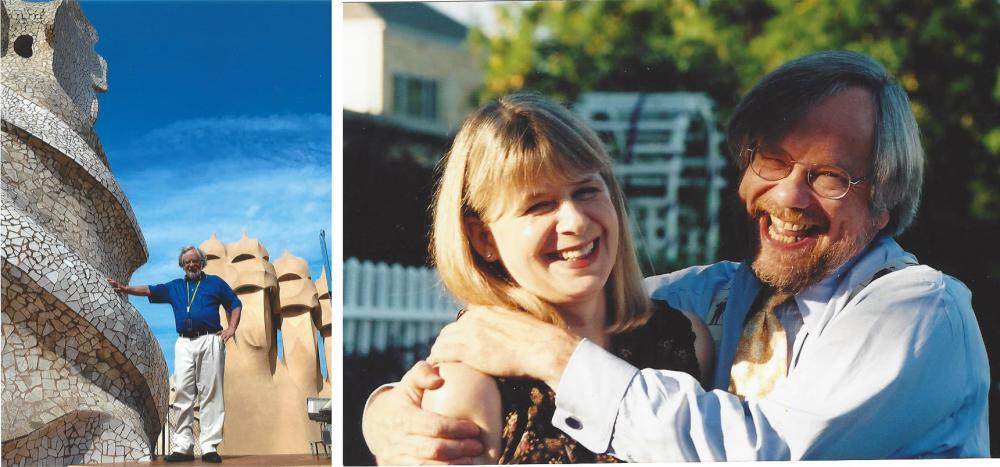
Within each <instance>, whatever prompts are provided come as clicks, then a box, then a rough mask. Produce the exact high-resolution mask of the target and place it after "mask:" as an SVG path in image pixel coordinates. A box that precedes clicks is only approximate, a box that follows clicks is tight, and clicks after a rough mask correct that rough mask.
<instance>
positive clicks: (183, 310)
mask: <svg viewBox="0 0 1000 467" xmlns="http://www.w3.org/2000/svg"><path fill="white" fill-rule="evenodd" d="M206 263H207V259H206V258H205V253H203V252H202V251H201V250H200V249H198V248H196V247H194V246H185V247H184V248H181V252H180V255H179V256H178V257H177V265H178V266H180V267H181V269H183V270H184V277H183V278H180V279H174V280H172V281H170V282H167V283H166V284H159V285H133V286H128V285H124V284H122V283H120V282H118V281H116V280H114V279H111V278H108V283H109V284H111V287H112V288H114V289H115V292H119V293H126V294H131V295H139V296H142V297H149V302H150V303H169V304H170V305H171V306H172V307H173V310H174V320H175V322H176V326H177V335H178V337H177V344H176V345H175V346H174V387H175V389H176V391H177V392H176V396H175V397H174V405H175V406H176V407H177V409H178V411H179V413H178V415H177V426H176V427H174V438H173V445H174V448H173V452H171V453H170V454H168V455H167V456H165V457H164V460H165V461H167V462H181V461H191V460H194V454H192V451H193V450H194V442H195V440H194V398H195V395H197V396H198V402H199V407H200V414H201V419H200V428H201V439H200V447H201V452H202V456H201V460H202V461H205V462H212V463H219V462H222V457H221V456H219V453H218V451H217V448H218V446H219V444H220V443H222V426H223V422H224V419H225V413H226V412H225V403H224V401H223V390H222V383H223V376H224V373H225V369H226V342H227V341H229V339H230V338H232V337H233V336H234V335H235V334H236V328H237V327H238V326H239V324H240V311H241V310H242V309H243V304H242V303H241V302H240V299H239V298H237V297H236V293H234V292H233V289H232V288H230V287H229V285H228V284H226V282H225V281H224V280H222V278H220V277H218V276H213V275H209V274H205V273H204V271H202V269H204V268H205V264H206ZM219 306H222V307H224V308H225V310H226V313H228V314H229V320H228V321H229V326H228V327H226V329H223V328H222V324H221V323H220V320H219Z"/></svg>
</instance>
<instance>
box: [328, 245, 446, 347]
mask: <svg viewBox="0 0 1000 467" xmlns="http://www.w3.org/2000/svg"><path fill="white" fill-rule="evenodd" d="M459 309H461V305H459V304H458V303H457V302H456V301H455V300H454V299H453V298H452V297H451V295H450V294H449V293H448V292H447V291H446V290H445V289H444V287H443V286H442V285H441V281H440V279H439V278H438V275H437V271H436V270H434V269H430V268H419V267H404V266H402V265H399V264H393V265H388V264H385V263H372V262H369V261H360V260H358V259H357V258H348V259H347V260H346V261H344V356H345V357H351V356H364V355H368V354H369V353H372V352H381V351H385V350H387V349H414V348H416V347H417V346H420V345H423V344H428V343H430V342H431V341H432V340H433V339H434V337H435V336H437V334H438V331H440V330H441V328H442V327H444V325H445V324H448V323H450V322H452V321H454V320H455V316H456V315H457V313H458V310H459ZM415 357H416V358H423V357H424V355H417V356H415ZM409 359H410V358H408V360H409Z"/></svg>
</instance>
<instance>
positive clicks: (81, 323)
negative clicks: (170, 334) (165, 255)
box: [0, 0, 169, 465]
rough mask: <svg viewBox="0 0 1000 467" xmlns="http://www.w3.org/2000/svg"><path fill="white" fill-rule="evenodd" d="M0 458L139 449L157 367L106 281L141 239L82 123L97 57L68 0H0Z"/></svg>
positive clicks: (53, 458)
mask: <svg viewBox="0 0 1000 467" xmlns="http://www.w3.org/2000/svg"><path fill="white" fill-rule="evenodd" d="M0 5H2V6H0V10H2V11H0V14H2V19H0V24H2V59H0V60H2V70H3V80H2V82H3V85H2V96H0V99H2V104H3V123H2V148H3V162H2V169H3V170H2V182H3V190H2V200H0V201H2V202H0V208H2V211H3V212H2V216H3V217H2V218H3V220H2V237H3V241H2V245H0V248H2V250H3V265H2V277H3V293H2V295H3V302H2V318H3V319H2V330H3V339H4V343H3V352H2V356H3V357H2V362H3V390H2V402H3V417H2V426H0V429H2V432H3V463H4V465H65V464H70V463H96V462H122V461H126V460H142V459H149V458H150V455H151V453H152V451H153V446H154V442H155V439H156V436H157V434H158V433H159V431H160V427H161V425H162V424H163V422H164V420H165V416H166V410H167V397H168V392H169V388H168V385H167V366H166V362H165V361H164V358H163V353H162V352H161V350H160V347H159V345H158V344H157V342H156V339H155V338H154V336H153V334H152V333H151V332H150V329H149V326H148V325H147V324H146V322H145V320H143V318H142V316H141V315H140V314H139V312H138V311H137V310H136V309H135V308H134V307H132V305H130V304H129V302H128V301H127V300H126V298H125V297H124V296H122V295H119V294H116V293H115V292H114V291H113V290H112V289H111V287H110V286H109V285H108V284H107V282H106V281H105V278H106V277H114V278H117V279H118V280H121V281H122V282H128V280H129V279H130V276H131V275H132V273H133V272H134V271H135V269H136V268H138V267H139V266H140V265H142V264H143V263H144V262H145V261H146V258H147V251H146V243H145V240H144V239H143V237H142V232H141V231H140V230H139V225H138V223H137V222H136V219H135V215H134V214H133V212H132V208H131V206H130V205H129V202H128V200H127V199H126V198H125V194H124V193H123V192H122V190H121V188H120V187H119V186H118V183H117V182H116V180H115V177H114V176H113V175H112V173H111V169H110V167H109V166H108V162H107V158H106V157H105V155H104V151H103V149H102V148H101V143H100V140H99V139H98V137H97V134H96V133H95V131H94V122H95V120H96V119H97V110H98V101H97V96H96V93H99V92H104V91H105V90H106V88H107V81H106V80H107V65H106V63H105V62H104V59H103V58H101V57H100V56H99V55H98V54H97V53H96V52H95V50H94V44H95V43H96V42H97V33H96V32H95V31H94V28H93V27H92V26H91V25H90V23H89V22H88V21H87V19H86V17H85V16H84V14H83V11H82V10H81V9H80V5H79V3H77V2H76V1H72V0H62V1H59V0H57V1H52V2H46V3H41V2H23V1H20V0H2V3H0Z"/></svg>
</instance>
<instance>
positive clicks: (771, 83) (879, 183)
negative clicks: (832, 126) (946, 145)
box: [727, 52, 924, 236]
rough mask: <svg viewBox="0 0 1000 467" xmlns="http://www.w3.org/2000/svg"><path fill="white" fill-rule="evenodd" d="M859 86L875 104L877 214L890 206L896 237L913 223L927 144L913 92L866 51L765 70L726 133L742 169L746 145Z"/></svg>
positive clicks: (805, 59)
mask: <svg viewBox="0 0 1000 467" xmlns="http://www.w3.org/2000/svg"><path fill="white" fill-rule="evenodd" d="M852 86H859V87H862V88H865V89H867V90H868V91H869V92H871V95H872V99H873V102H874V107H875V142H874V147H873V148H872V170H871V175H870V176H869V179H870V180H871V186H872V190H871V198H870V200H869V202H870V205H871V207H872V209H873V210H874V211H875V212H888V213H889V223H888V224H886V226H885V228H884V229H882V232H884V233H886V234H888V235H890V236H896V235H899V234H901V233H903V231H905V230H906V228H907V227H909V226H910V224H911V223H912V222H913V218H914V217H915V216H916V214H917V207H918V206H919V205H920V192H921V189H922V186H923V179H924V149H923V147H922V146H921V144H920V131H919V129H918V128H917V121H916V119H915V118H914V116H913V111H912V110H911V109H910V100H909V98H908V97H907V96H906V92H905V91H903V88H901V87H900V86H899V84H897V83H896V82H895V80H893V78H892V77H891V76H890V75H889V73H888V72H887V71H886V70H885V68H884V67H883V66H882V65H881V64H879V63H878V62H876V61H875V60H874V59H872V58H871V57H868V56H867V55H864V54H860V53H855V52H820V53H815V54H811V55H806V56H804V57H801V58H798V59H795V60H792V61H790V62H788V63H786V64H784V65H782V66H781V67H779V68H778V69H776V70H774V71H772V72H771V73H769V74H768V75H767V76H765V77H764V78H763V79H762V80H761V81H760V82H759V83H757V85H756V86H754V87H753V89H751V90H750V92H748V93H747V94H746V95H745V96H743V99H741V100H740V103H739V104H738V105H737V106H736V110H735V111H734V112H733V116H732V118H731V119H730V121H729V130H728V134H727V139H728V144H729V150H730V153H731V154H732V155H733V156H734V157H735V158H736V162H737V163H738V164H739V167H740V170H741V171H742V172H745V171H746V168H747V166H748V165H749V164H750V157H749V152H748V151H746V149H747V148H748V147H749V146H750V144H752V143H753V142H754V141H756V140H759V139H772V138H780V137H781V136H782V135H784V133H785V132H786V131H788V129H789V128H790V127H791V126H792V125H794V124H795V122H797V121H798V120H799V119H800V118H802V117H803V116H805V114H806V113H808V112H809V111H810V110H811V109H812V108H813V107H815V106H816V105H818V104H819V103H821V102H822V101H823V100H825V99H827V98H828V97H831V96H833V95H834V94H837V93H839V92H840V91H843V90H844V89H845V88H848V87H852Z"/></svg>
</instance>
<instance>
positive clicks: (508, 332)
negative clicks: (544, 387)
mask: <svg viewBox="0 0 1000 467" xmlns="http://www.w3.org/2000/svg"><path fill="white" fill-rule="evenodd" d="M579 342H580V338H579V337H577V336H575V335H573V334H572V333H570V332H568V331H566V330H565V329H562V328H559V327H557V326H553V325H551V324H547V323H543V322H541V321H539V320H537V319H535V318H533V317H531V316H529V315H527V314H525V313H519V312H513V311H508V310H503V309H497V308H487V307H479V306H470V307H469V308H468V310H467V311H466V313H465V314H463V315H462V318H461V319H459V320H457V321H455V322H454V323H451V324H449V325H447V326H445V327H444V328H443V329H442V330H441V333H440V334H439V335H438V337H437V340H436V341H435V343H434V346H433V347H432V348H431V353H430V356H429V357H428V358H427V361H426V362H417V364H416V365H414V366H413V368H411V369H410V371H408V372H407V373H406V374H405V375H404V376H403V379H402V380H401V381H400V382H399V384H398V385H396V386H395V387H393V388H392V389H387V390H383V391H381V392H379V393H376V394H375V395H373V397H372V399H371V402H370V403H369V406H368V408H367V410H366V412H365V416H364V420H363V423H362V430H363V432H364V436H365V441H366V442H367V443H368V447H369V449H371V451H372V453H374V454H375V458H376V460H377V462H378V463H379V464H381V465H401V464H408V465H416V464H445V463H449V464H471V463H472V461H473V458H474V457H475V456H476V455H479V454H480V453H481V452H482V450H483V445H482V442H480V440H479V428H478V427H477V426H476V425H475V424H474V423H472V422H469V421H466V420H459V419H454V418H449V417H444V416H441V415H438V414H435V413H432V412H427V411H425V410H422V409H421V408H420V403H421V399H422V398H423V392H424V391H425V390H427V389H436V388H438V387H440V386H441V385H442V384H443V383H444V381H443V380H442V379H441V377H440V376H438V374H437V371H436V370H435V368H434V365H436V364H438V363H444V362H462V363H464V364H466V365H468V366H470V367H472V368H475V369H476V370H478V371H480V372H482V373H486V374H490V375H494V376H506V377H528V378H534V379H539V380H542V381H544V382H545V383H546V384H548V385H549V386H550V387H552V388H553V389H555V388H556V387H558V385H559V379H560V378H561V376H562V372H563V369H565V367H566V363H567V362H568V361H569V357H570V356H571V355H572V353H573V351H574V350H575V349H576V346H577V344H578V343H579Z"/></svg>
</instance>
